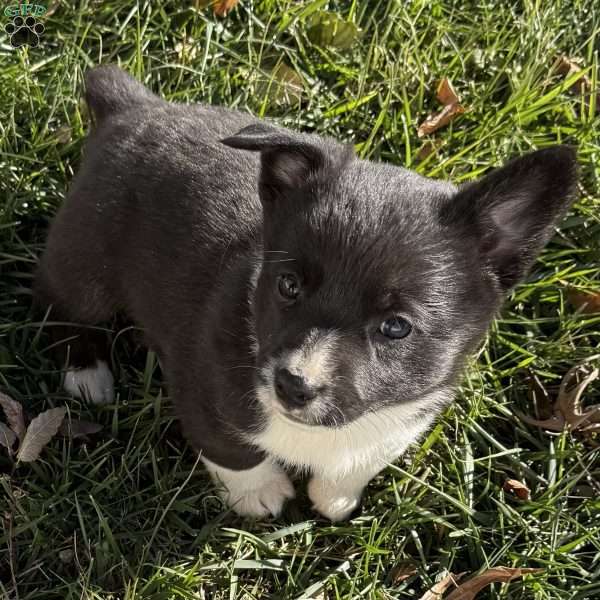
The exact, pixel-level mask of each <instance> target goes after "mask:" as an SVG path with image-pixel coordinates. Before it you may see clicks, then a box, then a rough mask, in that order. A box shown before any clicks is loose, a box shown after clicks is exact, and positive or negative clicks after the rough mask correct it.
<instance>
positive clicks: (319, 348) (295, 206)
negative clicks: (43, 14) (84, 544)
mask: <svg viewBox="0 0 600 600" xmlns="http://www.w3.org/2000/svg"><path fill="white" fill-rule="evenodd" d="M86 92H87V101H88V104H89V107H90V109H91V112H92V115H93V117H94V121H95V127H94V130H93V132H92V133H91V135H90V137H89V139H88V141H87V145H86V148H85V156H84V160H83V164H82V166H81V169H80V172H79V174H78V175H77V177H76V178H75V180H74V182H73V184H72V186H71V189H70V192H69V194H68V198H67V200H66V202H65V204H64V206H63V207H62V208H61V210H60V211H59V213H58V215H57V217H56V219H55V221H54V223H53V225H52V227H51V229H50V234H49V238H48V245H47V250H46V252H45V254H44V256H43V258H42V260H41V263H40V266H39V270H38V273H37V279H36V290H35V293H36V299H37V303H38V305H39V306H40V307H42V308H47V307H50V306H52V311H51V315H52V320H54V321H56V320H62V321H69V322H75V323H81V324H84V325H93V324H97V323H99V322H102V321H105V320H107V319H109V318H110V317H111V316H112V315H113V314H114V313H115V312H116V311H124V312H125V313H126V314H127V315H128V316H129V317H130V318H131V319H132V320H133V321H134V322H135V323H137V324H138V325H140V326H141V327H142V328H143V329H144V331H145V333H146V335H147V341H148V344H149V345H150V346H151V347H152V348H154V349H155V350H156V351H157V352H158V354H159V356H160V361H161V365H162V368H163V371H164V373H165V376H166V379H167V382H168V385H169V389H170V394H171V395H172V397H173V400H174V402H175V406H176V409H177V413H178V416H179V417H180V419H181V423H182V426H183V430H184V432H185V434H186V436H187V438H188V439H189V441H190V442H191V443H192V444H193V446H194V448H196V449H197V450H198V451H199V452H201V455H202V460H203V461H204V463H205V464H206V466H207V468H208V470H209V471H210V473H211V475H212V476H213V477H214V479H215V480H216V481H217V483H218V485H219V486H220V487H221V488H222V490H223V497H224V499H225V500H226V501H227V502H228V503H229V505H230V506H231V507H233V509H234V510H235V511H237V512H238V513H240V514H242V515H252V516H257V517H261V516H266V515H268V514H273V515H277V514H278V513H279V512H280V510H281V508H282V505H283V504H284V502H285V500H286V499H287V498H290V497H292V496H293V495H294V489H293V486H292V484H291V482H290V480H289V478H288V475H287V474H286V471H285V470H284V468H283V467H285V466H293V467H300V468H304V469H307V470H308V471H310V473H311V475H312V478H311V480H310V483H309V490H308V491H309V495H310V498H311V500H312V502H313V503H314V508H315V509H316V510H317V511H318V512H320V513H321V514H323V515H325V516H326V517H329V518H331V519H333V520H338V519H344V518H346V517H347V516H348V515H349V514H350V513H351V512H352V511H353V510H354V509H355V508H356V507H357V505H358V503H359V502H360V497H361V493H362V491H363V489H364V487H365V486H366V484H367V483H368V482H369V480H370V479H371V478H372V477H373V476H374V475H375V474H376V473H377V472H378V471H380V470H381V469H382V468H383V467H385V465H387V464H388V463H390V462H391V461H393V460H394V459H396V458H397V457H398V456H400V455H401V454H402V453H403V452H404V450H405V449H406V447H407V446H408V444H410V443H411V442H414V441H415V440H417V438H418V437H419V436H420V435H421V434H422V433H423V432H424V431H425V430H426V429H427V428H428V427H429V426H430V424H431V423H432V421H433V419H434V418H435V417H436V415H437V414H438V413H439V412H440V410H441V409H442V408H443V407H444V406H445V405H447V403H448V402H450V400H451V398H452V394H453V387H454V386H455V384H456V381H457V377H458V375H459V374H460V371H461V368H462V366H463V363H464V362H465V358H466V357H467V356H468V354H469V353H470V352H472V351H473V350H474V349H476V347H477V345H478V344H479V343H480V342H481V340H482V337H483V336H484V334H485V332H486V329H487V327H488V325H489V323H490V320H491V319H492V318H493V316H494V314H495V313H496V311H497V310H498V308H499V306H500V304H501V301H502V299H503V297H504V296H505V295H506V292H507V291H508V290H509V289H510V288H511V287H512V286H514V285H515V284H516V283H517V282H518V281H519V280H520V279H521V278H522V277H523V276H524V275H525V273H526V272H527V270H528V268H529V267H530V266H531V264H532V263H533V261H534V259H535V257H536V255H537V254H538V253H539V251H540V250H541V248H542V247H543V245H544V244H545V243H546V242H547V241H548V239H549V238H550V236H551V235H552V233H553V229H554V226H555V225H556V223H557V221H558V220H559V219H560V217H561V215H562V214H563V213H564V212H565V210H566V209H567V208H568V206H569V204H570V202H571V201H572V199H573V196H574V193H575V187H576V164H575V155H574V152H573V150H572V149H569V148H567V147H564V146H556V147H552V148H548V149H546V150H541V151H538V152H534V153H532V154H529V155H527V156H524V157H523V158H519V159H517V160H514V161H512V162H510V163H508V164H507V165H506V166H504V167H503V168H501V169H498V170H495V171H492V172H491V173H490V174H489V175H487V176H486V177H484V178H483V179H481V180H479V181H477V182H475V183H472V184H469V185H466V186H463V187H459V188H457V187H455V186H454V185H452V184H451V183H448V182H442V181H435V180H431V179H427V178H424V177H421V176H419V175H417V174H416V173H414V172H411V171H409V170H406V169H403V168H401V167H397V166H392V165H388V164H381V163H373V162H368V161H365V160H359V159H358V158H357V157H356V156H355V155H354V153H353V150H352V147H349V146H345V145H341V144H339V143H337V142H335V141H333V140H331V139H324V138H321V137H317V136H314V135H306V134H301V133H295V132H292V131H288V130H286V129H282V128H279V127H275V126H273V125H271V124H267V123H265V122H263V121H260V120H258V119H256V118H254V117H252V116H250V115H248V114H243V113H240V112H236V111H232V110H227V109H224V108H216V107H211V106H203V105H192V106H184V105H178V104H170V103H167V102H165V101H163V100H161V99H160V98H158V97H156V96H154V95H153V94H152V93H150V92H149V91H148V90H147V89H146V88H144V87H143V86H142V85H141V84H140V83H138V82H137V81H135V80H134V79H132V78H131V77H130V76H128V75H127V74H126V73H125V72H123V71H121V70H120V69H118V68H116V67H114V66H104V67H99V68H96V69H94V70H92V71H90V72H89V73H88V74H87V77H86ZM93 331H94V330H93V329H90V328H89V327H88V328H82V329H81V330H80V331H77V332H75V335H72V332H71V333H69V335H67V336H66V337H67V338H68V339H69V341H68V350H69V352H68V354H69V357H70V360H69V368H68V371H67V373H66V376H65V388H66V389H67V390H68V391H70V392H72V393H73V394H74V395H81V394H82V393H83V392H84V391H85V393H86V394H88V395H89V396H90V397H91V399H92V400H94V401H95V402H103V401H110V400H112V398H113V390H112V387H113V377H112V375H111V373H110V371H109V369H108V366H107V362H106V356H105V354H104V352H105V351H104V350H103V348H102V343H101V341H99V340H98V339H96V338H97V336H95V334H94V333H93ZM66 343H67V342H66Z"/></svg>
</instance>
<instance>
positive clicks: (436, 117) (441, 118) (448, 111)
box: [417, 103, 465, 137]
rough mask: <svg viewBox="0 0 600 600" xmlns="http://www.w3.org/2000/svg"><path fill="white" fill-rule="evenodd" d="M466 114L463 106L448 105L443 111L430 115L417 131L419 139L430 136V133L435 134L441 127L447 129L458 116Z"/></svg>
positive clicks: (456, 104)
mask: <svg viewBox="0 0 600 600" xmlns="http://www.w3.org/2000/svg"><path fill="white" fill-rule="evenodd" d="M464 112H465V109H464V107H463V106H461V105H460V104H458V103H455V104H448V105H447V106H444V108H442V110H441V111H440V112H438V113H435V114H433V115H429V116H428V117H427V118H426V119H425V120H424V121H423V122H422V123H421V124H420V125H419V128H418V129H417V135H418V136H419V137H423V136H425V135H429V134H430V133H434V132H435V131H437V130H438V129H440V128H441V127H445V126H446V125H448V123H450V122H451V121H452V120H453V119H454V118H456V117H457V116H458V115H462V114H463V113H464Z"/></svg>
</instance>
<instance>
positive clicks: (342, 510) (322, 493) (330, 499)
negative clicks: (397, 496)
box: [308, 465, 383, 521]
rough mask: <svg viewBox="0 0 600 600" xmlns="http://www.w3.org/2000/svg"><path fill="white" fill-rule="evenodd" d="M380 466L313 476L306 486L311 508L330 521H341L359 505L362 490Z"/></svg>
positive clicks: (379, 469)
mask: <svg viewBox="0 0 600 600" xmlns="http://www.w3.org/2000/svg"><path fill="white" fill-rule="evenodd" d="M382 468H383V466H382V465H377V466H373V465H368V466H365V467H364V468H362V469H361V468H356V469H354V470H353V471H351V472H350V473H347V474H343V475H339V474H331V475H328V474H323V475H314V476H313V477H312V478H311V480H310V482H309V484H308V496H309V498H310V499H311V500H312V503H313V508H314V509H315V510H316V511H317V512H318V513H320V514H322V515H323V516H324V517H326V518H328V519H330V520H331V521H343V520H345V519H347V518H348V517H349V516H350V515H351V514H352V512H353V511H354V510H355V509H356V508H357V507H358V506H359V505H360V501H361V498H362V494H363V490H364V489H365V487H366V486H367V484H368V483H369V481H371V479H373V477H375V475H377V473H379V471H381V469H382Z"/></svg>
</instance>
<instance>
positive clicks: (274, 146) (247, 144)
mask: <svg viewBox="0 0 600 600" xmlns="http://www.w3.org/2000/svg"><path fill="white" fill-rule="evenodd" d="M221 142H222V143H223V144H225V145H227V146H230V147H231V148H238V149H241V150H254V151H258V152H260V153H261V173H260V188H261V195H262V196H263V199H264V198H265V197H274V196H277V195H281V194H284V193H285V192H288V191H290V190H298V189H303V188H306V187H308V186H310V185H311V184H312V183H314V182H315V181H317V180H319V179H322V178H324V177H326V176H327V174H330V173H331V172H332V171H335V170H337V169H339V168H341V167H342V166H343V164H345V162H347V160H349V159H350V157H351V156H352V155H353V150H352V148H351V147H346V146H342V145H340V144H338V143H336V142H334V141H332V140H325V139H323V138H319V137H317V136H312V135H306V134H302V133H295V132H292V131H287V130H285V129H279V128H277V127H273V126H270V125H266V124H264V123H256V124H253V125H249V126H248V127H244V129H242V130H241V131H238V133H236V134H235V135H233V136H231V137H228V138H225V139H223V140H221Z"/></svg>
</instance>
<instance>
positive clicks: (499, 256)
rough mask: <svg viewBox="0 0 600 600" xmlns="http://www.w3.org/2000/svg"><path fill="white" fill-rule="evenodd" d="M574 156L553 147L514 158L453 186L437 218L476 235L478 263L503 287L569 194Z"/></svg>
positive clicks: (526, 263)
mask: <svg viewBox="0 0 600 600" xmlns="http://www.w3.org/2000/svg"><path fill="white" fill-rule="evenodd" d="M576 185H577V164H576V154H575V150H574V149H573V148H570V147H568V146H555V147H553V148H548V149H546V150H539V151H537V152H532V153H531V154H527V155H526V156H524V157H522V158H517V159H515V160H512V161H511V162H509V163H507V164H506V165H505V166H504V167H502V168H499V169H496V170H494V171H492V172H491V173H490V174H488V175H486V176H485V177H483V178H482V179H480V180H479V181H476V182H474V183H471V184H468V185H466V186H465V187H463V188H462V189H461V190H459V192H458V194H457V195H456V196H455V197H454V198H453V199H451V200H450V201H449V202H448V204H446V205H445V206H444V208H443V209H442V222H445V223H447V224H449V223H462V224H463V225H466V226H467V227H468V230H469V232H473V233H475V234H476V236H477V242H476V243H477V245H478V247H479V248H478V249H479V253H480V256H481V257H482V260H483V262H484V264H486V265H487V266H488V268H490V269H491V270H492V271H493V273H494V274H495V275H496V277H497V279H498V281H499V283H500V285H501V287H502V288H503V289H504V290H507V289H509V288H511V287H512V286H514V285H515V284H516V283H518V281H519V280H520V279H521V278H522V277H524V275H525V274H526V273H527V271H528V269H529V268H530V267H531V265H532V263H533V261H534V260H535V258H536V256H537V255H538V253H539V252H540V251H541V249H542V248H543V246H544V245H545V244H546V242H547V241H548V240H549V239H550V237H551V236H552V233H553V229H554V226H555V225H556V224H557V222H558V221H559V219H560V218H561V217H562V215H563V214H564V213H565V211H566V210H567V209H568V208H569V206H570V204H571V202H572V201H573V200H574V198H575V194H576Z"/></svg>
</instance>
